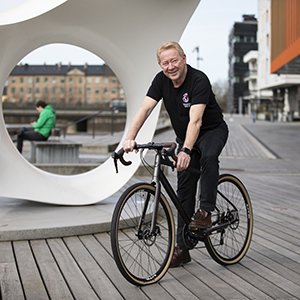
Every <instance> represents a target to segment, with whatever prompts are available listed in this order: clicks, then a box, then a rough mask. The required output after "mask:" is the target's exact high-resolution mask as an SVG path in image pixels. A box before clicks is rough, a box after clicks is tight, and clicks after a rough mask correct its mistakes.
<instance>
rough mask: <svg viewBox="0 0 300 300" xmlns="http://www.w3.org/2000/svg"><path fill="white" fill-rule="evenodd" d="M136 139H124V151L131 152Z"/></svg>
mask: <svg viewBox="0 0 300 300" xmlns="http://www.w3.org/2000/svg"><path fill="white" fill-rule="evenodd" d="M135 145H136V141H135V140H129V139H128V140H125V141H124V143H123V149H124V151H125V152H126V153H128V152H132V151H133V150H134V148H135Z"/></svg>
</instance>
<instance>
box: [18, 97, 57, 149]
mask: <svg viewBox="0 0 300 300" xmlns="http://www.w3.org/2000/svg"><path fill="white" fill-rule="evenodd" d="M35 108H36V110H37V111H38V112H39V118H38V119H37V121H36V122H33V123H31V126H32V127H31V128H26V127H24V128H22V129H21V130H20V132H19V133H18V136H17V149H18V150H19V152H20V153H22V150H23V141H24V140H27V141H47V140H48V138H49V136H50V135H51V132H52V129H53V128H54V127H55V124H56V114H55V110H54V109H53V107H52V106H51V105H49V104H47V103H46V102H45V101H42V100H39V101H38V102H37V103H36V105H35Z"/></svg>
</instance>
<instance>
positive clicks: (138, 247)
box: [111, 183, 175, 286]
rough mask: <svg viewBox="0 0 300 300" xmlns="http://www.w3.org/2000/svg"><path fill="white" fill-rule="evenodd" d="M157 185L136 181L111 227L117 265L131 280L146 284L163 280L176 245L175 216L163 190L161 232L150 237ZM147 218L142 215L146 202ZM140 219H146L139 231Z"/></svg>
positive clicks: (118, 209) (121, 202)
mask: <svg viewBox="0 0 300 300" xmlns="http://www.w3.org/2000/svg"><path fill="white" fill-rule="evenodd" d="M155 189H156V188H155V186H153V185H151V184H148V183H136V184H134V185H133V186H131V187H129V188H128V189H127V190H126V191H125V192H124V193H123V194H122V195H121V197H120V199H119V201H118V202H117V204H116V207H115V210H114V213H113V216H112V226H111V247H112V253H113V256H114V259H115V262H116V265H117V267H118V269H119V270H120V272H121V273H122V275H123V276H124V277H125V279H126V280H127V281H129V282H130V283H132V284H134V285H137V286H142V285H149V284H152V283H155V282H157V281H159V280H160V279H161V278H162V277H163V276H164V275H165V274H166V272H167V271H168V268H169V265H170V263H171V259H172V255H173V251H174V244H175V223H174V217H173V213H172V210H171V207H170V205H169V202H168V201H167V200H166V198H165V197H164V195H163V194H162V193H161V195H160V200H159V207H158V218H157V220H156V222H157V223H156V224H157V228H156V229H157V235H156V236H152V237H150V236H147V234H148V233H149V228H150V227H151V216H152V211H153V203H154V194H155ZM146 199H148V201H149V202H148V206H147V211H146V214H145V217H144V219H143V220H141V219H142V218H141V215H142V212H143V209H144V208H145V204H146V203H147V200H146ZM139 222H142V226H141V230H140V231H139V232H138V227H139Z"/></svg>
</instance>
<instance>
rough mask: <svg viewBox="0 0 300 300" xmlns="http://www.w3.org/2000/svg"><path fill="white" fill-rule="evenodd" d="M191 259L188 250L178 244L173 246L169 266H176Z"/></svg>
mask: <svg viewBox="0 0 300 300" xmlns="http://www.w3.org/2000/svg"><path fill="white" fill-rule="evenodd" d="M190 261H191V256H190V252H189V250H183V249H180V248H179V247H178V246H176V247H175V249H174V253H173V257H172V260H171V264H170V268H177V267H179V266H182V265H184V264H187V263H188V262H190Z"/></svg>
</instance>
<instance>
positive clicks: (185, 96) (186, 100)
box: [182, 93, 191, 108]
mask: <svg viewBox="0 0 300 300" xmlns="http://www.w3.org/2000/svg"><path fill="white" fill-rule="evenodd" d="M182 105H183V106H184V107H185V108H189V107H190V106H191V103H190V98H189V94H188V93H184V94H183V95H182Z"/></svg>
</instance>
